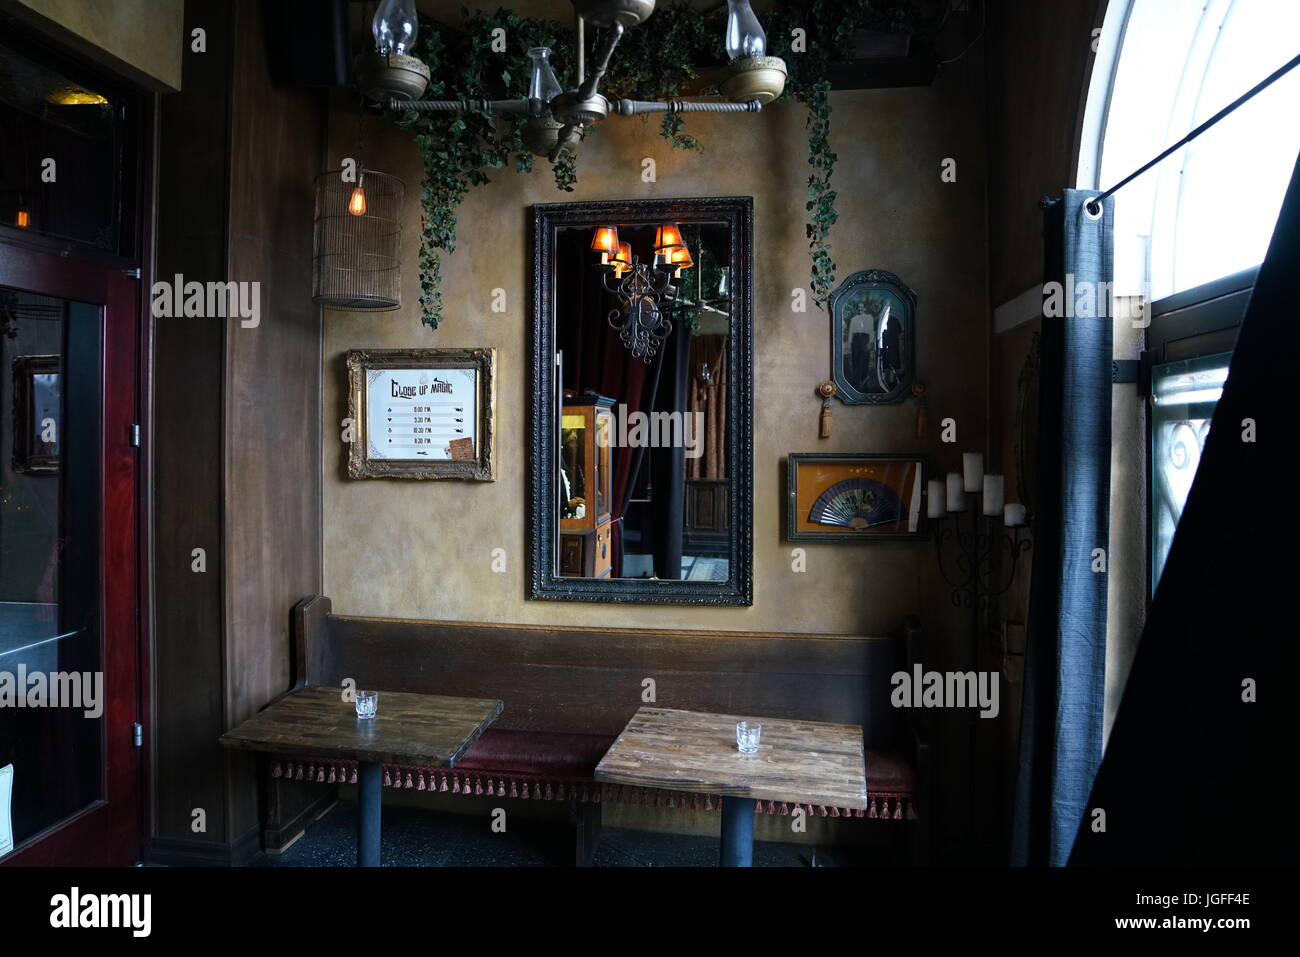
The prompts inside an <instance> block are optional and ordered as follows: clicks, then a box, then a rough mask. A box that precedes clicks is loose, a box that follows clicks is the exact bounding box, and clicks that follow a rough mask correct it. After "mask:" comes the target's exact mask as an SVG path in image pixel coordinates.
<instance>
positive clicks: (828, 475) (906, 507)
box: [794, 461, 920, 533]
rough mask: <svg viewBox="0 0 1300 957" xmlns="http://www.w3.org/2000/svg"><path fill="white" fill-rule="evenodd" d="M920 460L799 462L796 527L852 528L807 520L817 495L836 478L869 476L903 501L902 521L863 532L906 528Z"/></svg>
mask: <svg viewBox="0 0 1300 957" xmlns="http://www.w3.org/2000/svg"><path fill="white" fill-rule="evenodd" d="M919 467H920V463H919V462H869V461H864V462H799V463H797V464H796V466H795V468H796V473H795V493H796V494H795V501H794V515H795V531H799V532H851V531H853V529H851V528H845V527H842V526H839V525H822V524H819V523H817V522H810V521H808V513H809V512H811V511H812V507H813V502H815V501H817V496H819V495H821V494H822V492H824V491H826V490H827V489H828V488H830V487H831V486H832V485H834V484H835V483H836V482H842V481H844V480H845V479H850V478H869V479H874V480H875V481H877V482H880V483H881V484H882V485H885V486H887V487H888V488H890V489H893V491H894V492H895V493H897V495H898V498H899V501H901V502H902V503H903V508H902V515H903V518H902V521H899V522H886V523H885V524H884V525H874V526H872V527H871V528H869V529H862V531H863V532H877V533H879V532H901V533H906V532H907V517H908V515H909V514H910V513H911V509H912V493H913V491H914V489H915V488H916V470H917V469H918V468H919Z"/></svg>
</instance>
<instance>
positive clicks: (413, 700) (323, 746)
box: [221, 687, 504, 767]
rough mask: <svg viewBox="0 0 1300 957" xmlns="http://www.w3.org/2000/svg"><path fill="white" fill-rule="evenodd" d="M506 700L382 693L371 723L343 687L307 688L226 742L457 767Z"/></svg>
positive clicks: (257, 717) (223, 740)
mask: <svg viewBox="0 0 1300 957" xmlns="http://www.w3.org/2000/svg"><path fill="white" fill-rule="evenodd" d="M503 709H504V705H503V704H502V703H501V702H500V701H491V700H487V699H475V698H449V697H445V696H443V695H431V694H407V693H403V692H397V691H380V692H379V710H378V713H377V714H376V715H375V717H373V718H367V719H361V718H358V717H357V712H356V705H355V704H353V703H352V702H351V701H344V700H343V689H342V688H319V687H313V688H303V689H302V690H301V691H295V692H294V693H293V694H290V695H286V696H285V697H283V698H281V699H280V700H279V701H277V702H275V703H274V704H271V705H269V706H268V707H267V708H265V709H264V710H263V711H261V712H259V713H258V714H256V715H254V716H253V717H251V718H249V719H248V720H247V721H245V722H244V723H243V724H241V725H239V727H237V728H234V729H232V730H230V731H227V732H226V733H225V734H223V735H222V736H221V743H222V744H224V745H225V746H226V747H228V748H237V749H241V750H245V751H269V752H273V753H277V754H313V755H319V756H321V757H329V758H342V759H344V760H353V761H375V762H378V763H380V764H412V765H420V766H423V767H451V766H454V765H455V763H456V761H458V760H459V759H460V757H461V755H463V754H464V753H465V751H466V750H468V748H469V746H470V745H471V744H473V743H474V741H475V740H476V739H477V738H478V736H479V735H480V734H482V733H483V730H484V729H485V728H487V726H488V725H490V724H491V723H492V722H493V721H495V720H496V718H497V716H498V715H499V714H501V712H502V710H503Z"/></svg>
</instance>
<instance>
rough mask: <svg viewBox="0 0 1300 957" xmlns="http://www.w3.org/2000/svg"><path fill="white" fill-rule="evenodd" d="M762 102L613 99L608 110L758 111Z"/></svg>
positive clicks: (629, 112) (621, 112)
mask: <svg viewBox="0 0 1300 957" xmlns="http://www.w3.org/2000/svg"><path fill="white" fill-rule="evenodd" d="M762 109H763V104H762V103H760V102H758V101H757V100H751V101H749V102H748V103H732V102H730V101H728V100H628V99H622V100H614V101H611V103H610V111H611V112H613V113H616V114H618V115H619V116H635V115H637V114H638V113H758V112H760V111H761V110H762Z"/></svg>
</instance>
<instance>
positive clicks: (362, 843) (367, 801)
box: [357, 761, 752, 867]
mask: <svg viewBox="0 0 1300 957" xmlns="http://www.w3.org/2000/svg"><path fill="white" fill-rule="evenodd" d="M383 801H384V770H383V766H382V765H380V764H378V763H376V762H374V761H361V762H359V763H358V765H357V804H358V817H357V867H378V866H379V809H380V807H381V806H382V805H383ZM751 826H752V825H751Z"/></svg>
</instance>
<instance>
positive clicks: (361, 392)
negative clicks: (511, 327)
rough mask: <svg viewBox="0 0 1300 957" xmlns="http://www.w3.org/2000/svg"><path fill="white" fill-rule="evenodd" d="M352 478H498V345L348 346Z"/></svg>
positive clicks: (349, 452) (350, 475)
mask: <svg viewBox="0 0 1300 957" xmlns="http://www.w3.org/2000/svg"><path fill="white" fill-rule="evenodd" d="M347 367H348V418H349V419H351V424H352V442H351V444H350V445H349V448H348V476H349V477H350V478H413V479H473V480H476V481H480V482H492V481H495V480H496V465H495V462H494V459H493V456H492V433H493V430H494V425H495V400H496V391H495V381H494V373H495V371H496V350H494V349H353V350H351V351H350V352H348V353H347Z"/></svg>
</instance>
